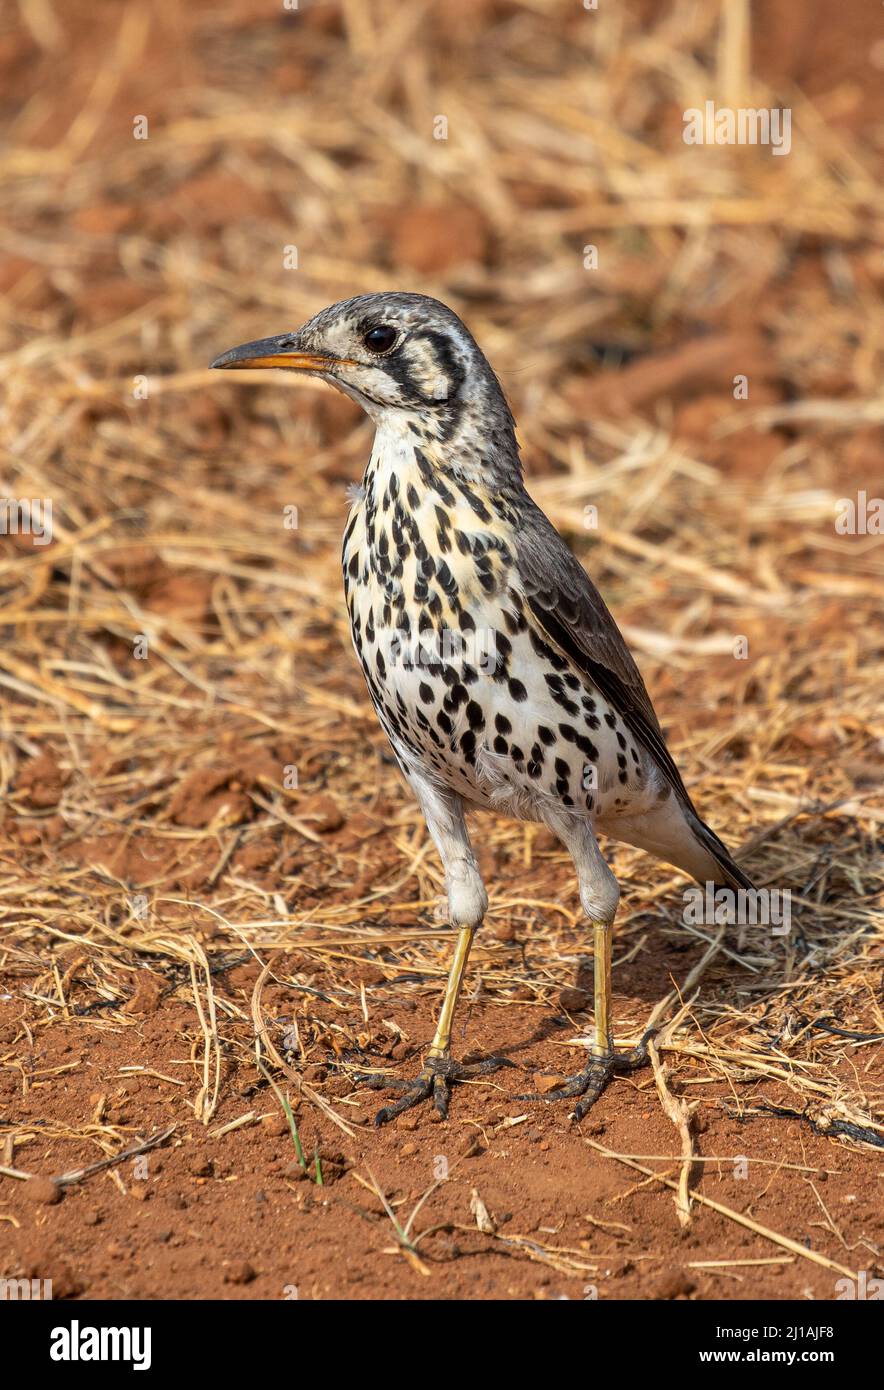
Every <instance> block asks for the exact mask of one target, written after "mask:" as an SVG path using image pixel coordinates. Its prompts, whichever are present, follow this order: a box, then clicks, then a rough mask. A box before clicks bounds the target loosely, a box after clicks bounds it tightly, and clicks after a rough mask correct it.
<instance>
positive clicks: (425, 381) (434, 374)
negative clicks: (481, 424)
mask: <svg viewBox="0 0 884 1390" xmlns="http://www.w3.org/2000/svg"><path fill="white" fill-rule="evenodd" d="M409 365H410V371H409V375H410V376H411V378H412V380H413V381H414V383H415V385H416V386H417V389H418V390H419V391H420V394H421V395H422V396H423V397H424V399H425V400H426V401H429V402H431V403H432V404H434V405H441V404H442V403H443V402H444V401H447V400H448V393H449V391H450V390H451V383H450V381H449V380H448V377H447V376H446V375H445V372H444V371H443V370H442V367H441V365H440V363H439V359H438V358H437V356H436V354H435V352H434V351H433V348H432V345H431V344H430V343H426V342H419V343H415V344H414V345H413V346H412V349H411V362H410V364H409Z"/></svg>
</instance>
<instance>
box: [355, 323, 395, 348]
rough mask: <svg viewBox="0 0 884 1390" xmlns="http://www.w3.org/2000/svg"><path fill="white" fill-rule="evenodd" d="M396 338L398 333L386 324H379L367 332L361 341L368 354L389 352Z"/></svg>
mask: <svg viewBox="0 0 884 1390" xmlns="http://www.w3.org/2000/svg"><path fill="white" fill-rule="evenodd" d="M398 337H399V333H398V331H397V330H396V329H395V328H391V327H390V325H389V324H387V323H379V324H378V325H377V327H376V328H370V329H369V330H368V332H367V333H366V334H365V335H364V336H363V339H362V341H363V342H364V343H365V346H366V347H367V348H368V350H369V352H389V351H390V348H391V347H392V346H393V345H394V343H395V342H396V339H397V338H398Z"/></svg>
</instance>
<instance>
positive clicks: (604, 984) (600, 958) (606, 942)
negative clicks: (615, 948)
mask: <svg viewBox="0 0 884 1390" xmlns="http://www.w3.org/2000/svg"><path fill="white" fill-rule="evenodd" d="M593 926H594V936H593V951H594V955H595V961H594V968H595V981H594V982H595V1043H594V1044H593V1048H592V1051H593V1053H594V1054H595V1056H596V1057H610V1055H611V1053H612V1052H613V1050H614V1032H613V1028H612V1026H611V938H612V935H613V931H612V924H611V923H610V922H595V923H594V924H593Z"/></svg>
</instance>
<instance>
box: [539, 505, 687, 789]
mask: <svg viewBox="0 0 884 1390" xmlns="http://www.w3.org/2000/svg"><path fill="white" fill-rule="evenodd" d="M516 557H517V558H516V567H517V570H518V574H519V578H520V580H521V583H522V586H523V588H524V591H525V597H526V599H527V602H528V607H529V609H530V614H531V616H532V617H533V619H534V621H535V623H536V624H537V625H538V627H539V628H540V629H541V631H542V634H543V635H544V636H545V637H546V638H547V639H549V640H550V641H551V642H552V643H553V645H554V646H556V647H558V648H559V650H560V651H561V652H562V653H563V655H565V656H567V657H568V658H569V659H570V660H571V661H572V662H573V664H574V666H575V668H576V669H577V670H579V671H582V672H583V673H584V674H585V675H586V676H588V677H589V679H590V680H591V681H592V683H593V685H594V686H595V687H596V689H597V690H599V691H601V693H602V695H604V697H605V699H606V700H607V701H608V702H609V704H610V705H611V706H612V708H613V709H615V710H616V711H617V712H618V714H619V715H620V717H621V718H622V719H623V722H624V723H625V724H626V726H627V728H628V729H629V730H630V732H631V733H632V735H633V737H634V738H637V739H638V740H639V742H640V743H641V744H642V745H643V746H644V747H645V748H646V749H647V751H648V752H649V753H650V754H651V756H652V757H653V759H654V761H655V762H656V764H657V766H658V767H659V768H660V771H661V772H662V773H663V774H664V776H665V777H666V779H667V781H668V782H669V783H670V785H671V786H672V789H673V791H675V792H676V794H677V795H678V797H679V798H680V799H681V800H682V801H683V802H684V803H685V804H686V805H687V806H688V807H690V808H691V809H693V807H692V804H691V799H690V797H689V796H688V793H687V791H686V789H685V785H684V783H683V781H682V780H681V774H680V773H679V770H678V768H677V767H676V765H675V763H674V762H673V759H672V754H671V753H670V752H669V749H668V748H667V747H666V741H665V739H664V737H663V731H662V729H661V728H660V723H659V721H658V719H657V716H656V714H655V713H654V707H653V705H652V704H651V699H650V696H649V695H648V692H647V690H646V689H645V683H644V681H643V680H642V678H641V672H640V671H639V669H638V667H637V666H636V664H635V662H634V660H633V659H632V656H631V654H630V651H629V648H628V647H627V645H626V643H625V642H624V640H623V637H622V636H621V633H620V629H619V628H618V627H617V624H616V623H615V621H614V619H613V618H612V617H611V614H610V613H609V612H608V609H607V607H606V606H605V601H604V599H603V598H602V596H601V594H600V593H599V591H598V589H597V588H596V587H595V585H594V584H593V582H592V580H591V579H590V578H589V576H588V575H587V573H586V571H585V570H584V568H583V566H582V565H581V564H580V563H579V561H578V560H577V559H576V558H575V556H574V555H572V553H571V551H570V550H569V549H568V547H567V545H566V544H565V542H564V541H563V540H562V538H561V536H560V535H559V533H558V532H557V531H556V529H555V527H554V526H553V525H552V523H551V522H550V521H549V520H548V519H547V517H546V516H545V515H544V514H543V512H542V511H541V510H540V508H539V507H538V506H537V505H536V504H535V503H534V502H532V501H531V500H530V498H529V499H528V506H527V507H526V506H523V507H522V509H521V517H520V526H519V530H518V536H517V544H516Z"/></svg>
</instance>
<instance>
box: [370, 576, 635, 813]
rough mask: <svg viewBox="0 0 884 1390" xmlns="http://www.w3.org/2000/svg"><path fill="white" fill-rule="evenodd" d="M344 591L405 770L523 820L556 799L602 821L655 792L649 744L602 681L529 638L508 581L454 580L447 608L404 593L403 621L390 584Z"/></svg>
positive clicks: (379, 707)
mask: <svg viewBox="0 0 884 1390" xmlns="http://www.w3.org/2000/svg"><path fill="white" fill-rule="evenodd" d="M390 600H392V601H390ZM348 603H349V608H350V617H351V626H352V628H353V636H354V645H355V647H356V650H357V653H358V655H359V658H360V661H361V663H362V667H363V671H364V673H365V677H366V681H367V683H368V687H369V691H370V693H371V697H372V700H373V702H374V705H375V709H376V710H377V713H378V717H379V719H380V722H381V725H382V727H383V728H384V730H385V732H386V733H387V735H388V737H389V739H390V742H391V743H392V745H393V748H394V750H395V752H396V753H397V756H398V758H399V761H400V763H401V764H402V766H403V768H404V769H405V770H406V771H408V769H409V768H410V767H416V768H418V769H419V770H420V771H421V772H422V773H424V774H425V775H426V774H429V775H430V776H431V777H433V778H434V779H435V780H437V781H438V782H440V783H442V784H443V785H444V786H446V787H448V788H450V789H451V790H453V791H456V792H458V793H459V794H460V795H461V796H463V797H464V798H465V799H466V800H467V801H468V802H471V803H473V804H475V805H478V806H483V807H488V808H493V809H498V810H500V811H503V812H506V813H508V814H512V815H516V816H520V817H522V818H524V819H528V820H543V819H544V808H545V807H546V808H549V807H550V806H551V805H554V806H556V807H557V808H566V809H567V810H569V811H570V812H571V813H572V814H574V815H577V816H580V817H581V818H583V817H588V818H590V819H591V820H592V821H594V822H595V821H598V820H604V821H610V820H611V819H612V818H616V817H619V816H634V815H637V814H641V813H642V812H643V810H645V809H647V808H649V807H651V806H653V805H654V804H655V803H656V802H657V800H658V796H659V791H660V779H659V776H658V774H657V771H656V768H655V767H654V765H653V764H652V762H651V761H650V759H649V758H648V756H647V754H645V752H644V750H643V749H641V747H640V746H639V745H638V743H637V742H636V741H635V739H634V738H633V737H632V735H631V733H630V732H629V730H628V729H627V728H626V726H625V725H624V724H623V722H622V720H621V719H620V717H619V715H617V714H616V712H615V711H613V710H612V709H611V708H610V706H609V705H608V703H607V702H606V700H605V699H604V697H603V696H602V695H601V694H600V692H599V691H598V690H596V689H594V688H593V687H592V686H591V684H589V683H588V682H587V680H586V678H585V677H584V676H582V675H581V674H578V673H577V672H575V671H573V670H572V668H571V667H570V665H569V664H568V663H566V662H565V660H564V658H562V657H560V656H558V654H556V653H551V652H550V650H549V648H546V647H545V646H544V644H543V642H542V641H541V642H538V639H537V637H536V635H533V633H532V629H531V626H530V625H529V623H528V621H527V619H526V617H525V613H524V610H523V604H522V600H521V598H520V596H519V595H518V594H517V593H515V592H514V591H513V590H512V589H509V588H508V587H506V586H504V587H503V588H502V589H501V590H499V591H495V592H493V593H485V592H484V591H483V590H482V588H481V586H479V585H476V586H473V585H461V586H460V588H459V597H458V603H457V611H454V610H452V611H450V612H448V613H442V614H440V613H439V612H438V611H435V612H431V611H429V610H426V609H424V610H421V609H420V608H419V607H418V608H417V609H416V608H415V606H414V605H413V604H409V605H408V612H409V620H408V630H407V631H404V630H403V628H402V626H401V609H397V604H396V602H395V595H393V596H388V598H387V599H382V600H381V601H379V594H378V589H377V587H376V586H375V585H373V584H364V585H363V584H359V583H355V584H352V585H351V586H350V587H349V590H348ZM397 613H398V615H399V616H397ZM419 634H420V635H419Z"/></svg>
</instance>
